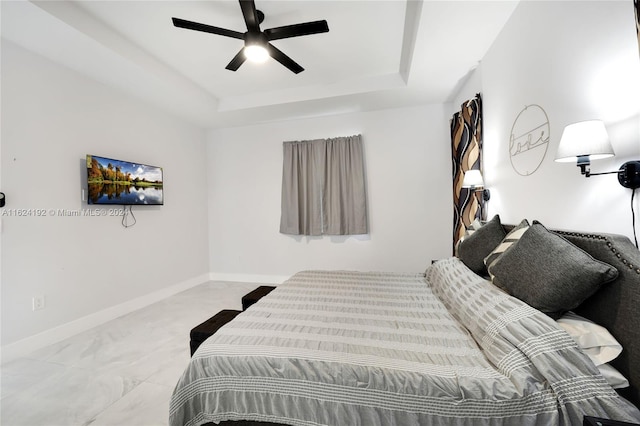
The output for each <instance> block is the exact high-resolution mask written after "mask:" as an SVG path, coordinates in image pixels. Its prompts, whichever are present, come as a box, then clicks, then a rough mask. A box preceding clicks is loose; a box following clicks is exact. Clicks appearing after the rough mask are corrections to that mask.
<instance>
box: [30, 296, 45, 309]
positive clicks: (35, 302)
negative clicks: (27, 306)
mask: <svg viewBox="0 0 640 426" xmlns="http://www.w3.org/2000/svg"><path fill="white" fill-rule="evenodd" d="M31 302H32V306H33V310H34V311H39V310H40V309H44V307H45V303H44V294H42V295H39V296H33V299H31Z"/></svg>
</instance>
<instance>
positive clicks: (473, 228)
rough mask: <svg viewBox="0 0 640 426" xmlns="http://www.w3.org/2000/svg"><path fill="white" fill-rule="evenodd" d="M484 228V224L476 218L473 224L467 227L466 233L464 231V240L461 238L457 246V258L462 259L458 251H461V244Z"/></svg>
mask: <svg viewBox="0 0 640 426" xmlns="http://www.w3.org/2000/svg"><path fill="white" fill-rule="evenodd" d="M480 228H482V222H480V219H478V218H476V219H474V220H473V222H471V224H469V226H467V227H466V229H465V231H464V235H463V236H462V238H460V240H459V241H458V243H457V244H456V249H455V250H456V257H460V256H458V250H459V249H460V243H462V242H463V241H464V240H465V238H467V237H468V236H469V235H471V234H473V233H474V232H476V231H477V230H478V229H480Z"/></svg>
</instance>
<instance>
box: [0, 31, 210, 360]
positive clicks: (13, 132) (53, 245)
mask: <svg viewBox="0 0 640 426" xmlns="http://www.w3.org/2000/svg"><path fill="white" fill-rule="evenodd" d="M204 153H205V132H204V131H203V130H201V129H198V128H195V127H193V126H191V125H189V124H185V123H183V122H181V121H179V120H177V119H174V118H171V117H169V116H168V115H166V114H164V113H162V112H158V111H156V110H154V109H151V108H150V107H147V106H144V105H143V104H141V103H139V102H138V101H136V100H133V99H131V98H129V97H127V96H125V95H122V94H119V93H117V92H116V91H114V90H112V89H109V88H107V87H106V86H103V85H101V84H99V83H96V82H94V81H92V80H88V79H86V78H85V77H83V76H81V75H79V74H77V73H75V72H73V71H71V70H69V69H66V68H63V67H61V66H59V65H56V64H53V63H52V62H49V61H48V60H46V59H44V58H42V57H40V56H37V55H35V54H33V53H30V52H28V51H26V50H24V49H22V48H20V47H18V46H16V45H14V44H11V43H10V42H5V41H3V43H2V170H1V172H2V183H3V187H2V191H3V192H5V193H6V194H7V200H8V202H7V205H6V206H5V208H4V211H5V216H4V217H2V218H1V219H2V345H3V348H4V347H5V345H7V344H9V343H13V342H16V341H18V340H19V339H23V338H26V337H29V336H33V335H36V334H37V333H39V332H42V331H44V330H50V329H52V328H54V327H56V326H61V325H63V324H67V323H69V322H73V321H77V320H78V319H83V318H86V316H87V315H94V314H95V313H96V312H100V311H101V310H105V309H108V308H112V307H113V306H117V305H119V304H122V303H128V302H130V301H131V300H134V299H136V298H144V297H145V296H148V295H149V294H153V293H154V292H156V293H157V292H162V291H163V290H166V289H167V288H170V287H172V286H176V285H178V286H179V285H181V284H184V283H191V281H190V280H198V279H200V280H206V279H207V278H208V275H207V273H208V252H207V250H208V244H207V214H206V209H207V200H206V197H207V193H206V170H205V168H206V163H205V159H204ZM86 154H96V155H102V156H106V157H110V158H116V159H122V160H130V161H139V162H142V163H145V164H152V165H158V166H162V167H163V169H164V180H165V186H164V192H165V205H164V206H160V207H158V206H156V207H143V206H140V207H134V214H135V216H136V218H137V224H136V225H135V226H133V227H132V228H128V229H125V228H123V227H122V226H121V223H120V221H121V218H120V217H112V216H105V217H54V216H52V215H51V214H48V215H47V217H15V216H6V214H7V213H8V212H9V210H10V209H44V210H46V211H49V210H50V209H70V210H78V209H82V208H86V207H87V205H86V204H84V203H82V201H81V188H82V177H83V176H84V175H86V170H84V169H83V161H84V157H85V155H86ZM92 207H93V206H92ZM34 295H45V301H46V308H45V309H43V310H39V311H36V312H33V311H32V307H31V300H32V297H33V296H34ZM141 303H144V302H141Z"/></svg>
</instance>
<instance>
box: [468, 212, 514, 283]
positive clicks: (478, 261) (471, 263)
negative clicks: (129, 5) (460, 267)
mask: <svg viewBox="0 0 640 426" xmlns="http://www.w3.org/2000/svg"><path fill="white" fill-rule="evenodd" d="M505 236H506V232H504V229H503V228H502V223H500V216H498V215H495V216H494V217H493V218H492V219H491V220H490V221H489V222H487V223H485V224H484V225H483V226H482V227H480V228H479V229H477V230H475V231H474V232H473V233H472V234H471V235H469V236H468V237H466V238H465V239H464V240H462V241H461V242H460V244H459V245H458V257H459V258H460V260H461V261H462V263H464V264H465V265H467V267H468V268H469V269H471V270H472V271H473V272H475V273H476V274H478V275H487V269H486V267H485V265H484V258H485V257H487V256H488V255H489V253H491V251H492V250H493V249H494V248H496V246H497V245H498V244H500V242H501V241H502V240H503V239H504V237H505Z"/></svg>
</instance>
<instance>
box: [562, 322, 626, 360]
mask: <svg viewBox="0 0 640 426" xmlns="http://www.w3.org/2000/svg"><path fill="white" fill-rule="evenodd" d="M558 325H559V326H560V327H562V328H563V329H564V330H565V331H566V332H567V333H568V334H569V336H571V337H573V339H574V340H575V341H576V342H577V343H578V346H580V347H581V348H582V350H583V351H584V353H586V354H587V355H588V356H589V358H591V361H593V363H594V364H595V365H596V366H598V365H602V364H605V363H607V362H609V361H612V360H614V359H616V357H617V356H618V355H620V353H621V352H622V345H621V344H620V343H618V341H617V340H616V339H615V338H614V337H613V336H612V335H611V333H609V331H607V329H606V328H604V327H602V326H600V325H598V324H596V323H594V322H591V321H589V320H588V319H586V318H583V317H581V316H579V315H576V314H575V313H573V312H571V311H569V312H567V313H565V314H564V315H563V316H562V317H560V318H559V319H558Z"/></svg>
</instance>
